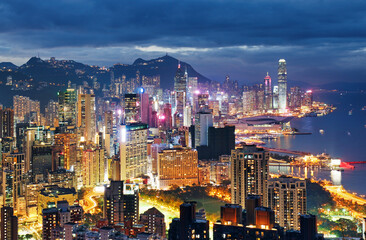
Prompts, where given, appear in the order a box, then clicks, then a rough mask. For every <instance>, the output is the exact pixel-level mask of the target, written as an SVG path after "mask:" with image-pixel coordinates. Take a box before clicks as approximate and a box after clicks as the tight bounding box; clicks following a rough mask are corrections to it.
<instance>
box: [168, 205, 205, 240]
mask: <svg viewBox="0 0 366 240" xmlns="http://www.w3.org/2000/svg"><path fill="white" fill-rule="evenodd" d="M192 236H193V237H192ZM168 239H170V240H188V239H204V240H206V239H207V240H208V239H209V221H207V220H204V219H197V218H196V202H185V203H183V204H181V205H180V218H174V219H173V220H172V222H171V223H170V228H169V237H168Z"/></svg>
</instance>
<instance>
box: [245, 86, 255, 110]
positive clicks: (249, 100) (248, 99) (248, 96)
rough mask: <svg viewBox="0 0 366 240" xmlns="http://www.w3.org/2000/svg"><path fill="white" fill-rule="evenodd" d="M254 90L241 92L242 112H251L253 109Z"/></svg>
mask: <svg viewBox="0 0 366 240" xmlns="http://www.w3.org/2000/svg"><path fill="white" fill-rule="evenodd" d="M255 103H256V92H255V91H254V90H247V91H244V92H243V113H251V112H252V111H254V110H255Z"/></svg>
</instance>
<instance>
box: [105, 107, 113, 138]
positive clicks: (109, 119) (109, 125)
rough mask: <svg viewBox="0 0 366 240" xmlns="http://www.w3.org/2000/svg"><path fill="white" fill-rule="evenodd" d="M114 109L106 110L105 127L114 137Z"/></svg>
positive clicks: (106, 131) (111, 136)
mask: <svg viewBox="0 0 366 240" xmlns="http://www.w3.org/2000/svg"><path fill="white" fill-rule="evenodd" d="M113 122H114V121H113V111H111V110H110V111H106V112H104V127H105V133H107V134H109V136H110V138H111V139H112V138H113V125H114V123H113Z"/></svg>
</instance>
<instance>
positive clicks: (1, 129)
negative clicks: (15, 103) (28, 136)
mask: <svg viewBox="0 0 366 240" xmlns="http://www.w3.org/2000/svg"><path fill="white" fill-rule="evenodd" d="M12 137H14V111H13V110H12V109H11V108H6V109H0V138H12Z"/></svg>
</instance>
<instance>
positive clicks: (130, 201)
mask: <svg viewBox="0 0 366 240" xmlns="http://www.w3.org/2000/svg"><path fill="white" fill-rule="evenodd" d="M138 216H139V187H138V185H137V184H131V183H124V182H123V181H111V183H110V185H109V186H108V187H106V190H105V194H104V206H103V217H104V218H106V219H107V220H108V223H109V224H110V225H114V224H118V223H123V222H126V221H131V222H132V224H136V223H137V222H138Z"/></svg>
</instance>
